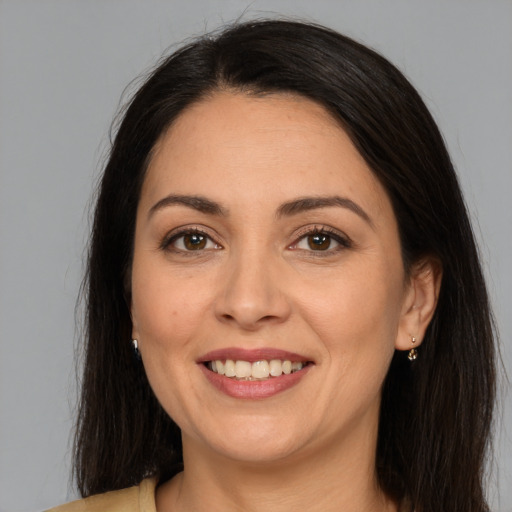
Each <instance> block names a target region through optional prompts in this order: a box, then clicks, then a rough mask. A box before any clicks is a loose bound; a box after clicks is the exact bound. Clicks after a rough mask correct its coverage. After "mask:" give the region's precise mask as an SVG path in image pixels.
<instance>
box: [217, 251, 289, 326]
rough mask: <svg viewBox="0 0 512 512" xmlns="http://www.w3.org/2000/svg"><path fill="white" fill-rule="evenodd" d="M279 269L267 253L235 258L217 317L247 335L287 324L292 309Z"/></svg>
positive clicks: (219, 304)
mask: <svg viewBox="0 0 512 512" xmlns="http://www.w3.org/2000/svg"><path fill="white" fill-rule="evenodd" d="M278 267H279V265H278V264H277V263H276V262H275V261H273V257H271V256H269V255H268V254H264V253H263V254H262V253H259V254H254V253H253V254H243V255H239V256H238V257H233V258H231V261H230V262H229V264H227V265H226V273H224V276H223V284H222V286H221V289H220V290H219V295H218V297H217V300H216V304H215V313H216V317H217V318H218V319H219V320H220V321H221V322H224V323H231V324H233V325H236V326H238V327H239V328H240V329H242V330H246V331H256V330H258V329H260V328H262V327H264V326H266V325H270V324H279V323H282V322H284V321H286V319H287V318H288V317H289V316H290V312H291V307H290V302H289V300H288V297H287V296H286V294H285V293H284V290H283V288H284V287H283V286H281V285H282V284H284V283H283V276H282V272H280V271H279V268H278Z"/></svg>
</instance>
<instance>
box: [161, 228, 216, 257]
mask: <svg viewBox="0 0 512 512" xmlns="http://www.w3.org/2000/svg"><path fill="white" fill-rule="evenodd" d="M187 235H198V236H201V237H204V238H205V239H207V242H206V243H208V242H213V243H214V244H215V249H222V246H221V245H220V244H218V243H217V242H215V240H213V238H212V237H211V236H210V235H209V234H208V233H207V232H206V231H203V230H202V229H199V228H185V229H182V230H180V231H178V232H171V233H170V234H168V235H167V236H166V237H165V238H164V239H163V240H162V243H161V244H160V248H161V249H162V250H164V251H172V252H177V253H180V254H188V253H190V254H193V253H195V252H198V253H200V252H203V251H204V249H199V250H196V251H194V250H189V251H187V250H185V249H179V248H176V247H173V244H175V243H176V241H178V240H179V239H180V238H184V237H186V236H187Z"/></svg>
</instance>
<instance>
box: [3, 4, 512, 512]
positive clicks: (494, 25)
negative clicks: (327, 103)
mask: <svg viewBox="0 0 512 512" xmlns="http://www.w3.org/2000/svg"><path fill="white" fill-rule="evenodd" d="M244 11H247V12H246V13H245V18H246V19H247V18H250V17H254V16H261V15H267V16H269V15H273V14H276V13H282V14H286V15H294V16H299V17H302V18H306V19H312V20H316V21H318V22H321V23H324V24H327V25H329V26H331V27H333V28H335V29H338V30H340V31H342V32H345V33H347V34H348V35H351V36H353V37H355V38H356V39H359V40H361V41H362V42H365V43H366V44H369V45H371V46H373V47H375V48H376V49H377V50H379V51H380V52H382V53H383V54H384V55H385V56H387V57H388V58H390V59H391V60H392V61H393V62H394V63H395V64H397V65H398V66H399V67H400V68H401V69H402V70H403V71H404V72H405V73H406V74H407V75H408V76H409V77H410V78H411V80H412V82H413V83H414V84H415V85H416V86H417V87H418V89H419V90H420V92H421V93H422V94H423V96H424V98H425V99H426V101H427V104H428V105H429V107H430V108H431V110H432V112H433V114H434V116H435V118H436V119H437V121H438V122H439V124H440V126H441V129H442V131H443V133H444V135H445V138H446V140H447V142H448V146H449V149H450V151H451V154H452V157H453V158H454V160H455V163H456V165H457V168H458V171H459V175H460V179H461V182H462V186H463V188H464V191H465V193H466V198H467V202H468V205H469V209H470V211H471V214H472V216H473V218H474V219H475V229H476V232H477V236H478V237H479V239H480V240H481V248H482V255H483V261H484V264H485V268H486V272H487V275H488V278H489V287H490V292H491V296H492V298H493V302H494V305H495V309H496V315H497V318H498V323H499V327H500V329H501V336H502V343H503V357H504V361H505V366H507V367H508V368H509V372H510V369H511V368H512V364H511V362H512V342H511V335H512V321H511V317H512V315H511V314H510V313H511V304H512V271H511V264H510V262H511V261H512V236H511V235H512V209H511V208H510V201H511V199H510V195H511V192H512V152H511V145H512V2H511V1H509V0H487V1H483V0H424V1H414V0H387V1H382V0H360V1H357V0H353V1H351V0H346V1H343V0H340V1H334V0H333V1H328V0H315V1H313V2H311V0H295V1H292V0H290V1H284V0H283V1H275V0H274V1H253V2H251V3H249V2H248V0H231V1H219V0H217V1H213V0H188V1H186V0H176V1H163V0H162V1H157V0H147V1H135V0H130V1H128V0H123V1H121V0H109V1H101V0H97V1H92V0H89V1H85V0H84V1H76V0H75V1H73V0H67V1H64V0H61V1H56V0H35V1H25V0H11V1H9V0H3V1H2V0H0V343H1V351H0V414H1V416H0V511H2V512H7V511H8V512H15V511H31V510H40V509H42V508H44V507H47V506H50V505H55V504H57V503H60V502H63V501H66V500H67V499H70V498H71V497H73V496H74V495H73V492H72V491H71V490H70V489H71V487H70V480H69V469H70V443H69V441H70V429H71V426H72V418H73V414H74V408H75V403H76V394H75V393H76V391H75V389H76V386H75V373H74V369H73V368H74V367H73V353H74V345H75V343H76V339H77V337H76V331H75V327H74V306H75V298H76V296H77V292H78V287H79V283H80V278H81V274H82V270H83V264H82V259H83V257H82V254H83V249H84V247H85V244H86V232H87V228H88V213H87V212H88V210H87V204H88V200H89V197H90V194H91V191H92V187H93V183H94V180H95V178H96V177H97V175H98V173H99V169H100V168H101V164H102V161H103V159H104V155H105V150H106V147H107V140H108V127H109V125H110V122H111V120H112V117H113V115H114V113H115V112H116V110H117V106H118V101H119V97H120V94H121V92H122V91H123V89H124V87H125V86H126V85H127V84H128V83H129V82H130V81H131V80H132V79H133V78H134V77H135V76H137V75H139V74H140V73H141V72H142V71H144V70H147V69H148V67H150V66H151V65H152V64H153V63H154V62H155V60H156V58H157V57H159V56H160V55H161V53H162V52H163V51H164V50H165V49H166V48H167V47H169V46H170V45H171V44H174V43H176V42H179V41H181V40H183V39H184V38H186V37H188V36H191V35H196V34H200V33H203V32H204V31H205V30H210V29H213V28H216V27H218V26H219V25H221V24H222V23H223V22H227V21H231V20H233V19H234V18H236V17H238V16H240V15H241V14H242V13H244ZM477 218H478V220H477ZM501 386H502V389H503V391H506V389H505V388H506V386H505V383H504V381H502V385H501ZM501 400H502V404H503V405H502V419H501V420H498V423H497V430H498V432H501V434H500V435H498V436H497V437H496V441H495V443H496V461H495V466H496V467H497V468H499V469H498V470H497V471H496V472H495V473H494V477H493V479H492V481H491V484H490V487H489V489H490V494H491V496H492V499H493V503H494V510H500V511H512V489H511V487H512V486H511V485H510V484H511V483H512V447H511V446H512V445H511V441H510V438H511V436H512V403H511V397H510V394H508V395H506V394H505V392H503V393H502V399H501ZM440 512H441V511H440ZM454 512H455V511H454Z"/></svg>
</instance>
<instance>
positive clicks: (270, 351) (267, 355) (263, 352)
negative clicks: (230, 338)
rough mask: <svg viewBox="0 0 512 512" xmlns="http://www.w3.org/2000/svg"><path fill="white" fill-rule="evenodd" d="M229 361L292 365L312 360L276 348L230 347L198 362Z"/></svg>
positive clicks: (211, 353)
mask: <svg viewBox="0 0 512 512" xmlns="http://www.w3.org/2000/svg"><path fill="white" fill-rule="evenodd" d="M227 359H231V360H233V361H248V362H250V363H254V362H255V361H263V360H266V361H270V360H272V359H279V360H281V361H291V362H292V363H293V362H308V361H311V359H309V358H307V357H305V356H301V355H300V354H296V353H294V352H289V351H287V350H279V349H276V348H270V347H268V348H267V347H264V348H258V349H245V348H240V347H229V348H221V349H218V350H212V351H211V352H208V353H207V354H204V355H203V356H201V357H200V358H199V359H198V360H197V362H198V363H205V362H207V361H219V360H220V361H225V360H227Z"/></svg>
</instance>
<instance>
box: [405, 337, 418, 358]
mask: <svg viewBox="0 0 512 512" xmlns="http://www.w3.org/2000/svg"><path fill="white" fill-rule="evenodd" d="M411 343H412V344H413V345H414V344H415V343H416V338H415V337H414V336H411ZM407 358H408V359H409V361H415V360H416V359H417V358H418V351H417V350H416V349H415V348H411V350H409V354H407Z"/></svg>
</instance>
